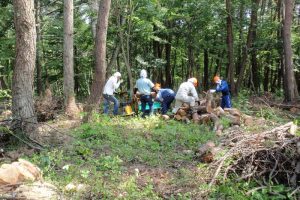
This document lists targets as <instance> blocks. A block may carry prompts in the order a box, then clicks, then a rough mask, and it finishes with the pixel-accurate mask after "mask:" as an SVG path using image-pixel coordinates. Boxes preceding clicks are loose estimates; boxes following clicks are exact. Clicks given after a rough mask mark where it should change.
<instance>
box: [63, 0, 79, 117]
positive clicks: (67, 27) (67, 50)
mask: <svg viewBox="0 0 300 200" xmlns="http://www.w3.org/2000/svg"><path fill="white" fill-rule="evenodd" d="M73 10H74V8H73V0H64V97H65V107H66V108H65V113H66V114H67V115H68V116H69V117H71V118H76V117H77V116H78V114H79V110H78V108H77V105H76V102H75V93H74V39H73V35H74V33H73V32H74V31H73V21H74V19H73Z"/></svg>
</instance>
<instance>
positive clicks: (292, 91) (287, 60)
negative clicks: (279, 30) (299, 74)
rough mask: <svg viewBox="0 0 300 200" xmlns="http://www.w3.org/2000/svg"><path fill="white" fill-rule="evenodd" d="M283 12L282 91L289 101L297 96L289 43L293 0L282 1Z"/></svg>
mask: <svg viewBox="0 0 300 200" xmlns="http://www.w3.org/2000/svg"><path fill="white" fill-rule="evenodd" d="M284 6H285V12H284V20H283V45H284V65H285V66H284V67H285V70H284V81H285V84H286V90H285V93H284V96H285V101H287V102H291V101H294V100H295V99H296V98H298V96H299V94H298V88H297V83H296V80H295V74H294V68H293V60H292V57H293V51H292V45H291V26H292V20H293V7H294V0H285V1H284Z"/></svg>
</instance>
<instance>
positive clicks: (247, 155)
mask: <svg viewBox="0 0 300 200" xmlns="http://www.w3.org/2000/svg"><path fill="white" fill-rule="evenodd" d="M296 129H297V126H296V125H295V124H293V122H290V123H287V124H285V125H282V126H279V127H276V128H274V129H272V130H270V131H265V132H263V133H257V134H246V135H243V134H237V135H231V136H228V139H229V137H230V139H229V143H231V144H233V145H231V146H232V147H231V149H229V151H228V152H227V153H226V154H225V155H224V156H223V157H222V158H221V159H219V160H216V161H215V162H213V163H212V165H211V166H212V167H213V169H215V173H214V176H213V178H212V180H211V183H210V185H212V184H214V183H215V181H216V179H217V177H218V176H219V175H222V177H223V179H224V180H225V179H226V178H227V177H228V176H229V175H232V174H235V175H237V177H240V178H239V180H250V179H252V180H256V181H257V182H261V180H263V181H264V184H266V185H267V183H269V182H270V181H272V182H273V183H277V184H284V185H287V186H290V187H296V186H297V184H299V181H300V138H299V137H297V136H296V135H295V133H296ZM226 160H231V161H232V162H231V164H230V165H229V166H228V165H227V166H225V165H224V163H225V161H226Z"/></svg>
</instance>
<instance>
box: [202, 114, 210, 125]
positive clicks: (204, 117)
mask: <svg viewBox="0 0 300 200" xmlns="http://www.w3.org/2000/svg"><path fill="white" fill-rule="evenodd" d="M200 123H201V124H209V123H210V116H209V114H204V115H200Z"/></svg>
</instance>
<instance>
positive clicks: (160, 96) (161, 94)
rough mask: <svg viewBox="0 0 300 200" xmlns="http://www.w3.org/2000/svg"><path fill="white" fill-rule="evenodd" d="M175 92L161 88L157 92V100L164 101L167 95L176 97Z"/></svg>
mask: <svg viewBox="0 0 300 200" xmlns="http://www.w3.org/2000/svg"><path fill="white" fill-rule="evenodd" d="M175 95H176V94H175V92H174V91H173V90H171V89H160V90H159V91H158V93H157V96H156V99H155V100H157V101H160V102H162V101H163V100H164V99H166V98H167V97H171V96H173V97H175Z"/></svg>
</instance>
